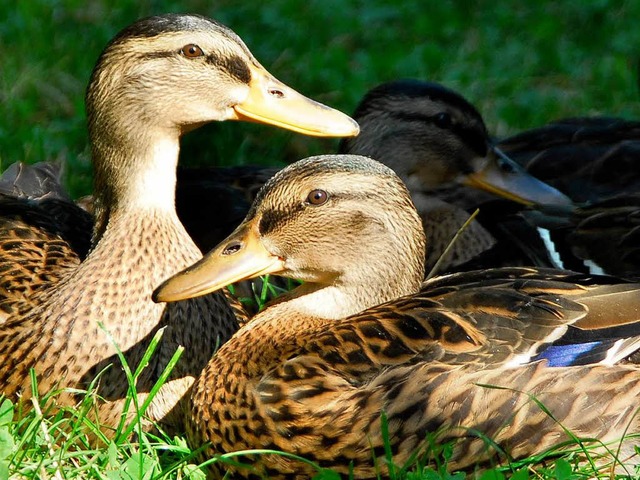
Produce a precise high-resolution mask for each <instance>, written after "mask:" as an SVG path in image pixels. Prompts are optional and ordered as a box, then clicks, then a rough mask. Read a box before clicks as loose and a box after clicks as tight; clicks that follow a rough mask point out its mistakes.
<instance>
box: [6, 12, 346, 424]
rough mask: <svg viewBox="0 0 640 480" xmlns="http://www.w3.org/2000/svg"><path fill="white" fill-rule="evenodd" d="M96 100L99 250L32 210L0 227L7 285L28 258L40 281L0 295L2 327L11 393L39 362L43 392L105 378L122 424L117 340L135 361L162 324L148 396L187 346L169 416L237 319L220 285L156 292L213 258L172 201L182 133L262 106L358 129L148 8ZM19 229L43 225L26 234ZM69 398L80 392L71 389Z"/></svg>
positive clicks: (106, 407)
mask: <svg viewBox="0 0 640 480" xmlns="http://www.w3.org/2000/svg"><path fill="white" fill-rule="evenodd" d="M86 100H87V118H88V124H89V135H90V139H91V144H92V160H93V163H94V167H95V181H96V185H95V212H96V215H95V224H94V229H93V237H92V244H91V248H90V250H89V252H88V253H87V254H86V257H84V258H83V253H82V252H78V251H76V249H75V248H74V247H73V246H71V245H69V244H66V245H64V244H65V241H64V238H63V237H62V236H61V235H60V234H59V232H57V231H55V230H50V229H49V228H48V227H42V228H41V227H40V226H38V225H34V224H33V222H30V221H29V220H28V214H24V215H18V214H17V215H16V216H15V217H14V222H13V223H10V224H9V225H8V227H9V228H7V229H5V230H4V231H2V232H1V233H0V242H1V243H2V245H3V252H4V251H9V250H10V251H11V255H3V256H2V258H1V259H0V262H2V263H4V265H3V266H2V267H0V269H1V271H2V272H3V275H5V277H4V279H3V284H4V285H5V288H6V289H7V290H8V291H9V292H11V287H12V282H13V280H14V279H13V278H12V276H11V272H12V270H13V269H14V268H15V267H14V262H16V261H19V262H20V265H21V268H22V271H23V272H31V275H32V277H33V278H34V279H36V283H37V286H36V287H35V288H34V289H33V291H31V292H28V293H27V294H25V295H23V296H22V297H20V298H17V299H16V298H15V297H11V295H8V296H5V297H4V298H3V299H2V301H1V302H0V304H2V305H3V310H4V311H8V312H12V313H11V314H10V315H8V316H7V317H6V318H5V319H4V322H3V323H2V324H0V363H2V365H3V366H4V367H3V369H2V370H1V371H0V392H1V393H3V394H5V395H7V396H9V397H16V396H18V395H20V396H21V398H22V399H27V398H29V396H30V394H31V387H30V380H29V370H30V369H32V368H33V369H34V370H35V372H36V377H37V381H38V392H39V394H40V395H43V394H44V393H46V392H48V391H51V390H52V389H53V388H58V387H67V386H70V387H74V388H86V387H88V386H89V385H90V384H92V383H94V382H95V385H96V388H97V393H98V394H99V395H100V396H101V397H102V398H103V399H104V400H105V401H104V402H99V405H98V406H97V407H96V411H97V412H98V415H97V416H98V420H99V421H100V422H101V423H102V424H105V425H106V426H115V425H117V424H118V422H119V418H120V415H121V414H122V406H123V404H124V400H125V394H126V392H127V390H128V388H129V387H128V383H127V381H126V377H125V375H124V373H123V371H122V369H121V368H119V367H115V366H111V367H109V365H111V364H113V363H116V365H117V364H118V363H119V360H118V359H117V351H118V349H119V350H121V351H122V352H123V354H124V357H125V359H126V361H127V363H128V364H129V366H130V367H131V368H132V369H134V368H135V367H136V366H137V365H138V364H139V362H140V360H141V358H142V355H143V354H144V352H145V351H146V350H147V348H148V346H149V344H150V341H151V339H152V337H153V335H154V334H155V333H156V332H157V331H158V330H160V329H163V331H164V333H163V336H162V340H161V342H160V345H159V347H158V349H157V350H156V352H155V353H154V355H153V357H152V360H151V362H150V364H149V365H148V366H147V368H146V369H145V370H144V372H143V373H142V375H141V377H140V378H139V380H138V384H137V385H136V388H137V392H138V397H139V399H140V400H143V399H144V398H145V397H146V396H147V395H148V393H149V392H150V390H151V388H152V387H153V385H154V384H155V382H156V380H157V379H158V378H159V375H160V373H161V372H162V371H163V369H164V367H165V366H166V365H167V362H168V361H169V359H170V358H171V356H172V355H173V354H174V352H175V351H176V350H177V349H178V347H179V346H184V348H185V352H184V354H183V356H182V358H181V359H180V361H179V362H178V365H177V366H176V368H175V369H174V370H173V371H172V373H171V375H170V377H169V380H168V381H167V382H166V383H165V384H164V385H163V387H162V388H161V389H160V392H159V393H158V395H157V397H155V398H154V400H153V402H152V404H151V406H150V408H149V411H148V412H147V413H148V416H149V417H150V418H151V419H153V420H161V421H163V422H165V423H167V424H168V425H169V426H171V425H173V424H174V420H176V418H177V417H174V415H175V413H176V411H178V412H179V406H178V405H179V402H180V400H181V398H182V397H183V395H184V393H185V392H186V391H187V389H188V388H189V386H190V385H191V382H192V381H193V378H194V377H195V376H196V375H197V374H198V373H199V372H200V370H201V369H202V368H203V367H204V365H206V363H207V361H208V359H209V358H210V357H211V355H212V354H213V352H214V351H215V349H216V348H217V346H218V345H220V344H221V343H223V342H224V341H226V340H227V339H228V338H229V337H230V336H231V335H232V333H233V332H234V331H235V330H236V329H237V322H236V318H235V316H234V314H233V311H232V309H231V307H230V306H229V303H228V302H227V300H226V299H225V297H224V295H222V294H220V293H215V294H213V295H211V296H209V297H205V298H200V299H197V300H195V301H187V302H183V303H178V304H174V305H169V306H165V305H159V304H156V303H154V302H153V301H152V300H151V293H152V292H153V289H154V287H155V286H157V284H158V283H159V282H161V281H162V280H163V279H165V278H167V277H168V276H170V275H171V274H172V273H175V271H176V269H180V268H184V267H186V266H187V265H189V264H190V263H192V262H194V261H196V260H197V259H198V258H200V257H201V253H200V251H199V250H198V248H197V247H196V245H195V244H194V243H193V241H192V240H191V239H190V237H189V235H188V234H187V232H186V230H185V229H184V227H183V226H182V224H181V222H180V221H179V219H178V216H177V214H176V211H175V206H174V203H175V202H174V199H175V193H174V191H175V183H176V168H177V162H178V152H179V139H180V136H181V135H182V134H183V133H185V132H187V131H190V130H192V129H194V128H197V127H198V126H200V125H202V124H204V123H207V122H209V121H215V120H231V119H236V120H238V119H249V118H254V117H256V121H260V122H262V123H272V124H276V125H280V126H283V127H285V128H290V129H294V130H297V131H299V132H302V133H308V134H317V135H335V134H337V135H340V134H354V133H356V132H357V127H355V123H354V122H353V121H352V120H351V119H349V118H348V117H347V116H346V115H343V114H341V113H339V112H337V111H335V110H332V109H328V108H327V107H324V106H319V105H318V104H316V103H315V102H312V101H311V100H308V99H306V98H305V97H302V96H301V95H299V94H298V93H296V92H295V91H293V90H291V89H290V88H289V87H287V86H285V85H283V84H282V83H280V82H278V81H277V80H276V79H275V78H273V77H272V76H271V75H270V74H269V73H268V72H266V70H264V68H263V67H262V66H261V65H260V64H259V63H258V62H257V61H256V60H255V59H254V58H253V56H252V55H251V53H250V52H249V51H248V49H247V48H246V46H245V45H244V44H243V43H242V41H241V40H240V39H239V38H238V37H237V36H236V35H235V34H234V33H233V32H232V31H231V30H229V29H227V28H226V27H224V26H222V25H220V24H218V23H216V22H214V21H213V20H209V19H206V18H204V17H200V16H196V15H179V14H169V15H163V16H157V17H150V18H147V19H143V20H141V21H139V22H136V23H135V24H133V25H131V26H129V27H127V28H125V29H124V30H123V31H122V32H120V33H119V34H118V35H117V36H116V37H115V38H114V39H113V40H112V41H111V42H110V43H109V45H108V46H107V47H106V49H105V50H104V52H103V53H102V55H101V56H100V59H99V60H98V63H97V65H96V67H95V69H94V72H93V74H92V77H91V80H90V83H89V87H88V89H87V97H86ZM329 124H332V125H331V126H328V125H329ZM51 221H52V222H53V221H54V219H52V220H51ZM20 228H23V229H26V231H28V232H29V234H31V235H32V236H29V237H27V238H24V239H23V238H20V240H19V241H15V240H16V232H18V230H19V229H20ZM3 236H4V238H3ZM18 236H19V235H18ZM38 237H41V238H40V239H38ZM12 239H13V240H12ZM23 240H24V241H23ZM42 242H44V248H43V246H42ZM54 243H55V244H60V245H63V249H64V250H63V251H62V253H61V254H62V256H63V257H64V259H65V260H64V261H62V260H61V261H58V262H56V261H54V262H49V263H48V262H47V256H46V255H44V254H43V252H45V251H46V248H49V247H50V246H51V245H52V244H54ZM25 245H26V246H28V247H29V249H31V250H35V251H36V252H35V254H34V255H31V256H29V255H23V256H22V257H20V252H21V251H23V252H30V251H31V250H29V249H26V250H25ZM43 264H44V269H42V265H43ZM23 283H25V282H23ZM185 322H186V324H187V325H188V326H187V327H186V328H184V325H185ZM108 367H109V368H108ZM57 401H58V402H59V403H63V404H74V403H75V402H76V399H75V397H74V394H73V393H69V394H63V395H61V396H60V397H58V398H57ZM176 409H177V410H176ZM127 415H129V416H134V415H136V412H127Z"/></svg>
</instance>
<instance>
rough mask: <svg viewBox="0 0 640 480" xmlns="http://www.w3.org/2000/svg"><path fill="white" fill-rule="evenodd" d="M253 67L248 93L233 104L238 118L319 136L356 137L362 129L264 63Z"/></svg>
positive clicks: (349, 118)
mask: <svg viewBox="0 0 640 480" xmlns="http://www.w3.org/2000/svg"><path fill="white" fill-rule="evenodd" d="M250 68H251V81H250V82H249V96H248V97H247V98H246V99H245V100H244V101H243V102H241V103H239V104H237V105H235V106H234V107H233V108H234V110H235V113H236V115H237V117H236V118H235V119H236V120H245V121H251V122H257V123H266V124H269V125H275V126H277V127H280V128H285V129H287V130H293V131H294V132H298V133H302V134H304V135H313V136H316V137H353V136H355V135H357V134H358V133H359V132H360V127H359V126H358V124H357V123H356V121H355V120H353V119H352V118H351V117H349V116H348V115H345V114H344V113H342V112H339V111H338V110H334V109H333V108H330V107H327V106H326V105H323V104H321V103H318V102H316V101H314V100H311V99H309V98H307V97H305V96H304V95H301V94H299V93H298V92H296V91H295V90H293V89H292V88H290V87H288V86H287V85H285V84H284V83H282V82H280V81H279V80H277V79H276V78H274V77H273V76H272V75H271V74H270V73H269V72H267V71H266V70H265V69H264V68H262V67H261V66H257V65H252V66H251V67H250Z"/></svg>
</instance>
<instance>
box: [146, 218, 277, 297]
mask: <svg viewBox="0 0 640 480" xmlns="http://www.w3.org/2000/svg"><path fill="white" fill-rule="evenodd" d="M283 270H284V261H283V260H282V259H281V258H280V257H278V256H275V255H272V254H271V253H269V252H268V251H267V249H266V248H265V247H264V246H263V245H262V242H261V241H260V237H259V235H258V232H257V228H254V227H252V226H251V224H249V223H246V222H245V223H243V224H242V225H240V226H239V227H238V228H237V229H236V230H235V231H234V232H233V233H232V234H231V235H229V236H228V237H227V238H226V239H225V240H224V241H223V242H221V243H220V244H218V246H217V247H216V248H214V249H213V250H211V251H210V252H209V253H207V254H206V255H205V256H204V257H203V258H202V259H201V260H200V261H198V262H197V263H195V264H193V265H191V266H190V267H188V268H186V269H185V270H183V271H182V272H180V273H178V274H176V275H174V276H173V277H171V278H169V279H168V280H165V282H164V283H163V284H162V285H160V286H159V287H158V288H156V290H155V291H154V292H153V301H154V302H175V301H178V300H185V299H187V298H193V297H199V296H201V295H205V294H207V293H211V292H215V291H216V290H219V289H221V288H223V287H225V286H227V285H230V284H232V283H235V282H238V281H240V280H245V279H249V278H254V277H258V276H260V275H266V274H268V273H278V272H282V271H283Z"/></svg>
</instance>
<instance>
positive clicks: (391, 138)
mask: <svg viewBox="0 0 640 480" xmlns="http://www.w3.org/2000/svg"><path fill="white" fill-rule="evenodd" d="M352 116H353V118H354V119H356V120H357V121H358V123H359V124H360V127H361V133H360V135H358V137H357V138H353V139H346V138H345V139H342V140H341V142H340V145H339V148H338V153H344V154H357V155H365V156H369V157H371V158H374V159H376V160H378V161H381V162H382V163H384V164H385V165H388V166H389V167H391V168H392V169H393V170H394V171H395V172H396V173H398V175H399V176H400V178H401V179H402V180H403V181H404V182H405V183H406V185H407V186H408V188H409V190H410V191H411V195H412V198H413V201H414V203H415V205H416V207H417V209H418V211H419V212H420V214H421V216H422V218H423V226H424V228H425V231H426V234H427V237H428V238H429V239H430V242H431V245H430V248H429V249H428V252H427V255H428V258H427V271H428V272H431V275H434V274H442V273H448V272H453V271H458V270H470V269H474V268H485V267H496V266H508V265H509V266H511V265H536V266H552V261H551V258H550V256H549V254H548V252H547V250H546V247H545V244H544V242H543V240H542V239H541V238H540V237H539V235H538V233H537V231H536V230H535V228H533V227H532V226H531V225H530V224H529V223H528V222H525V221H523V220H521V219H520V218H519V217H518V216H517V215H518V213H519V212H520V211H522V210H523V209H527V208H531V209H533V210H535V209H536V208H537V207H540V206H543V207H553V208H556V209H562V210H563V211H567V210H570V209H572V207H573V202H572V201H571V199H570V198H569V197H568V196H567V195H565V194H564V193H562V192H561V191H559V190H558V189H557V188H554V187H553V186H551V185H549V184H546V183H544V182H542V181H540V180H539V179H538V178H536V177H535V176H533V175H531V174H529V173H528V172H527V171H526V170H525V168H523V167H522V166H521V165H520V164H518V163H516V162H515V161H514V160H512V159H511V158H509V156H508V154H505V152H503V151H502V149H501V148H500V146H499V144H498V143H497V142H496V141H494V140H493V139H492V137H491V136H490V134H489V132H488V129H487V126H486V124H485V122H484V119H483V117H482V115H481V114H480V112H479V111H478V110H477V108H476V107H475V106H474V105H473V104H472V103H471V102H469V101H468V100H467V99H466V98H464V97H463V96H462V95H461V94H460V93H458V92H456V91H454V90H452V89H450V88H447V87H445V86H444V85H442V84H440V83H437V82H429V81H422V80H416V79H399V80H393V81H389V82H385V83H382V84H379V85H377V86H375V87H374V88H372V89H370V90H369V91H368V92H367V93H366V94H365V95H364V96H363V98H362V99H361V100H360V102H359V104H358V105H357V107H356V108H355V110H354V111H353V113H352ZM476 209H479V215H478V216H477V217H476V221H474V222H472V223H470V224H468V225H467V226H465V228H464V230H463V231H461V232H460V235H459V236H458V237H457V238H456V240H455V242H453V243H451V242H452V239H453V238H454V237H456V235H457V234H458V231H459V230H460V229H461V227H463V225H464V224H465V222H467V220H468V219H469V216H470V214H472V213H473V212H474V210H476ZM516 233H517V234H518V235H517V236H516ZM450 244H451V245H450ZM445 252H446V253H445ZM436 265H438V270H437V271H434V267H435V266H436Z"/></svg>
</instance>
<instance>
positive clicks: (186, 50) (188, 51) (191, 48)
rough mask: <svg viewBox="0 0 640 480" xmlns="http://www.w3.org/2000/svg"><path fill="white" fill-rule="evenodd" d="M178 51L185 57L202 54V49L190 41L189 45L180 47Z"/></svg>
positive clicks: (194, 56)
mask: <svg viewBox="0 0 640 480" xmlns="http://www.w3.org/2000/svg"><path fill="white" fill-rule="evenodd" d="M180 53H182V55H184V56H185V57H187V58H196V57H201V56H203V55H204V52H203V51H202V49H201V48H200V47H199V46H198V45H196V44H194V43H190V44H189V45H185V46H184V47H182V49H181V50H180Z"/></svg>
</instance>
